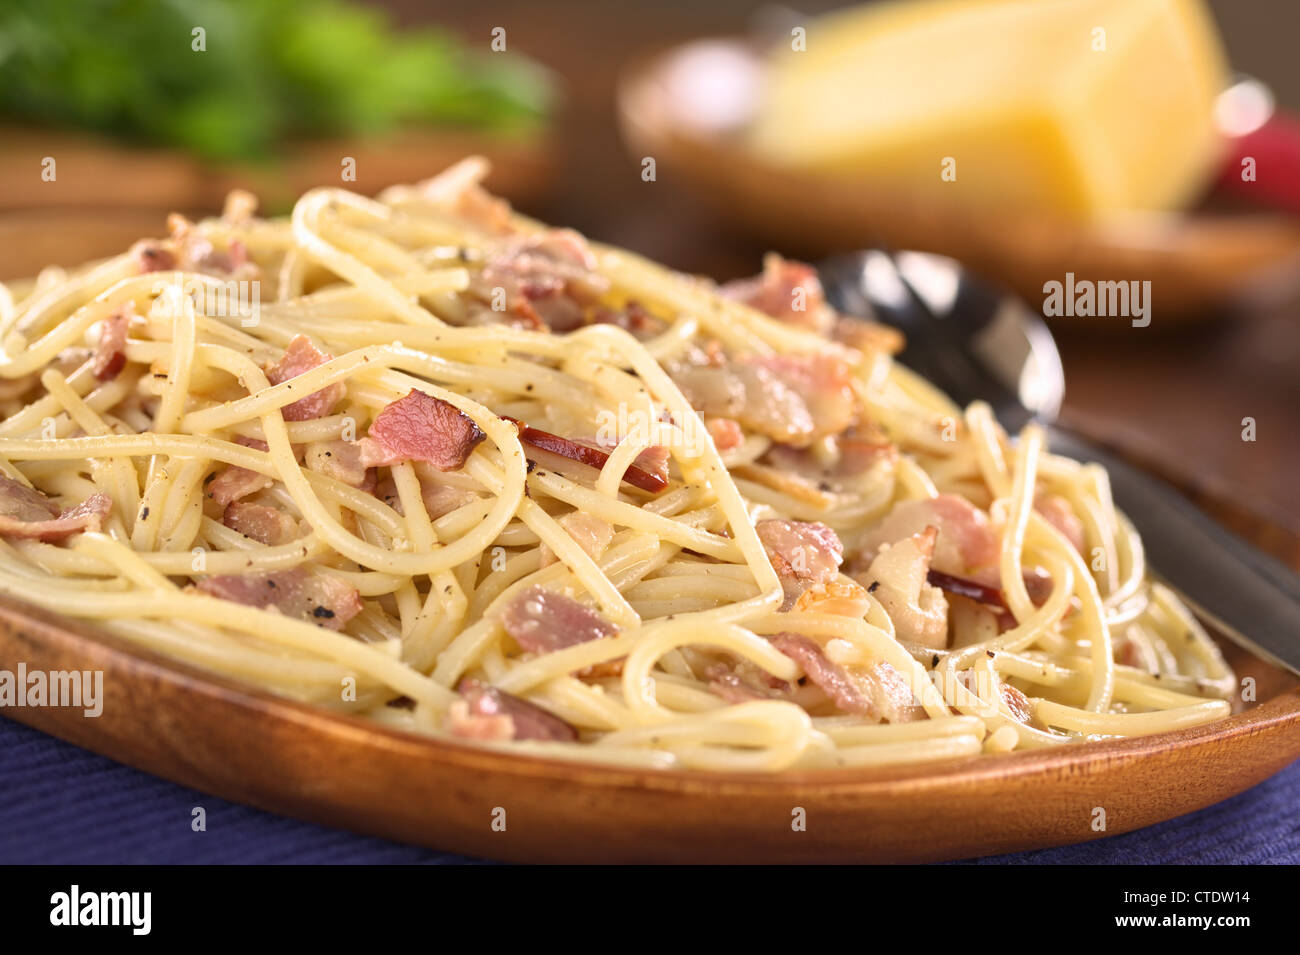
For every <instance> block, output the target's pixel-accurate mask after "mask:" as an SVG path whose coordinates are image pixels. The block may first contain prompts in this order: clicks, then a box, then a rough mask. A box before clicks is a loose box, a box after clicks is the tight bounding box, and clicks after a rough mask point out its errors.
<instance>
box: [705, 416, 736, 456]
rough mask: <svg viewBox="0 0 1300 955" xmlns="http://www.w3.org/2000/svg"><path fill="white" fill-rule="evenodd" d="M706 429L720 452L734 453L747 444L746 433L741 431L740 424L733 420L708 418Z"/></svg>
mask: <svg viewBox="0 0 1300 955" xmlns="http://www.w3.org/2000/svg"><path fill="white" fill-rule="evenodd" d="M704 427H706V428H707V429H708V431H709V437H710V438H712V439H713V446H714V447H715V448H717V449H718V450H719V451H733V450H735V449H736V448H738V447H740V446H741V445H742V444H744V443H745V432H744V431H742V430H741V428H740V422H739V421H736V420H734V419H732V418H706V419H705V421H704Z"/></svg>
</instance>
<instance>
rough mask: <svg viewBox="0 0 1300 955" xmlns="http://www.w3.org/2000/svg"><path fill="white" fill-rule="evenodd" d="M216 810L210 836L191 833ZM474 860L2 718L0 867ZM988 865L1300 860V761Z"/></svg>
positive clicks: (210, 821) (992, 860) (210, 822)
mask: <svg viewBox="0 0 1300 955" xmlns="http://www.w3.org/2000/svg"><path fill="white" fill-rule="evenodd" d="M196 806H202V807H203V808H204V809H205V810H206V812H207V831H206V832H193V831H192V830H191V829H190V820H191V811H192V810H193V808H194V807H196ZM471 861H476V860H469V859H465V858H463V857H461V856H456V855H452V854H450V853H446V852H431V851H429V850H427V849H418V848H415V847H413V846H404V845H399V844H397V843H393V842H386V841H384V840H382V839H371V838H367V837H364V836H357V835H353V834H352V833H348V832H343V831H340V830H337V829H326V828H323V827H321V826H315V825H311V824H309V823H305V822H299V821H297V820H294V819H286V818H283V817H281V816H276V815H272V814H271V813H266V812H261V811H259V810H256V809H249V808H248V807H246V806H239V805H236V804H234V803H229V802H226V801H225V800H222V799H217V798H216V797H214V796H207V795H203V794H200V793H197V792H195V791H194V790H192V789H187V788H185V787H184V786H177V785H175V784H173V783H169V782H166V781H164V780H161V779H158V778H156V777H153V776H150V775H148V774H146V773H142V772H139V771H137V770H134V769H130V768H128V767H126V766H122V765H120V764H118V763H115V762H113V761H112V760H111V759H106V758H105V757H103V756H98V755H96V754H94V753H91V752H88V751H87V750H84V749H81V748H79V747H76V746H72V745H70V744H68V743H64V742H61V741H59V740H56V739H54V738H52V737H49V736H46V735H44V734H43V733H38V732H37V731H35V730H32V729H29V728H27V727H26V726H23V725H21V724H19V723H15V722H13V721H12V720H9V719H5V718H0V863H60V864H113V863H162V864H166V863H190V862H204V863H234V862H240V863H289V862H291V863H303V864H311V863H349V862H357V863H421V864H431V865H445V864H457V863H465V862H471ZM973 861H977V862H979V863H981V864H985V863H1058V862H1063V863H1198V864H1199V863H1221V864H1222V863H1291V864H1297V863H1300V762H1298V763H1295V764H1293V765H1292V766H1290V767H1289V768H1288V769H1285V770H1283V771H1282V772H1281V773H1279V774H1278V775H1276V776H1274V777H1273V778H1272V779H1269V780H1268V781H1266V782H1264V783H1261V784H1260V785H1259V786H1256V787H1255V788H1254V789H1252V790H1250V791H1249V792H1245V793H1242V794H1241V795H1240V796H1236V797H1234V798H1233V799H1229V800H1227V801H1226V802H1223V803H1220V804H1219V805H1217V806H1211V807H1210V808H1209V809H1203V810H1201V811H1200V812H1196V813H1192V814H1191V815H1189V816H1184V817H1182V818H1180V819H1174V820H1171V821H1169V822H1166V823H1162V824H1161V825H1158V826H1151V827H1150V828H1147V829H1142V830H1140V831H1138V832H1131V833H1128V834H1126V835H1120V836H1112V837H1110V838H1107V839H1102V840H1099V841H1097V842H1091V843H1085V844H1083V845H1077V846H1066V847H1064V848H1060V849H1041V850H1038V851H1035V852H1022V853H1018V854H1015V855H1006V856H995V857H991V858H987V859H979V860H973Z"/></svg>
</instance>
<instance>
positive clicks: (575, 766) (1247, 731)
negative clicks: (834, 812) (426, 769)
mask: <svg viewBox="0 0 1300 955" xmlns="http://www.w3.org/2000/svg"><path fill="white" fill-rule="evenodd" d="M33 625H35V626H33ZM32 631H35V632H34V633H33V632H32ZM29 634H30V635H29ZM0 635H4V636H7V637H11V638H12V640H13V642H14V643H15V644H18V645H21V644H23V643H28V644H40V643H43V644H44V645H45V646H47V647H49V648H51V649H55V648H57V649H58V650H61V651H65V652H70V653H72V654H75V656H76V658H77V659H79V660H84V661H85V662H86V664H87V665H86V666H84V667H83V669H95V668H99V669H103V670H104V671H105V676H106V677H108V676H109V675H110V673H113V672H116V673H119V674H131V676H132V677H133V678H137V679H138V678H139V677H145V678H149V679H152V680H155V681H158V682H160V683H170V684H173V685H174V686H175V687H177V688H179V689H182V690H187V691H190V692H192V693H194V694H196V695H201V696H205V697H208V698H209V699H211V700H213V701H214V702H218V701H219V702H220V703H222V704H224V705H227V706H237V707H240V708H241V709H244V710H247V711H252V712H256V713H258V714H260V715H261V716H262V717H264V718H271V719H275V720H278V721H280V722H282V723H286V724H288V723H314V724H316V725H317V727H318V728H319V729H321V730H322V731H323V732H325V733H327V734H328V735H330V736H333V737H335V738H342V737H346V736H351V735H356V734H361V735H364V736H366V737H368V745H374V744H382V745H383V746H384V747H386V748H388V749H390V750H394V751H402V750H405V751H408V753H409V755H411V756H413V757H419V758H424V759H436V760H438V761H440V762H442V763H445V764H447V765H448V766H449V767H454V768H459V769H464V770H467V771H474V770H480V771H491V772H495V773H498V774H503V775H517V776H520V777H529V778H541V779H551V780H557V781H558V780H572V779H574V778H575V777H576V778H581V780H582V783H583V784H584V785H586V786H592V785H596V786H603V787H607V788H622V787H627V786H636V787H638V788H646V789H652V790H659V791H674V792H680V793H692V792H695V793H699V792H710V793H714V794H719V795H725V794H737V793H742V792H745V791H749V790H752V788H753V786H754V785H755V783H760V784H761V785H762V786H763V787H764V789H765V790H767V791H769V792H790V793H791V794H793V793H795V792H798V791H804V790H806V789H808V788H815V789H816V790H817V791H818V792H819V793H820V794H823V795H826V796H832V797H833V796H836V795H862V794H868V793H871V792H874V791H877V790H890V791H892V792H895V793H896V792H897V791H898V790H899V789H900V788H904V789H912V790H916V789H928V788H935V787H942V786H946V785H951V784H953V783H954V782H955V781H956V780H957V779H958V778H960V779H961V780H962V781H964V782H971V783H975V782H987V781H990V780H1009V779H1019V778H1025V777H1033V776H1041V775H1045V774H1060V773H1066V772H1070V771H1071V770H1076V769H1079V768H1082V767H1084V766H1086V765H1091V764H1095V763H1096V762H1097V761H1098V760H1099V759H1100V760H1105V761H1107V762H1109V763H1112V764H1117V763H1128V762H1132V761H1135V760H1140V759H1142V758H1144V757H1146V756H1149V755H1152V754H1154V753H1156V752H1162V753H1165V752H1173V751H1180V750H1188V749H1194V748H1198V747H1202V746H1209V745H1215V744H1218V743H1222V742H1227V741H1229V740H1233V739H1237V738H1241V737H1244V736H1252V735H1255V734H1259V733H1273V734H1285V733H1286V732H1287V731H1288V730H1297V731H1300V681H1292V682H1290V683H1289V684H1288V685H1286V686H1285V687H1284V688H1283V689H1281V690H1280V691H1279V692H1277V693H1276V694H1275V695H1273V696H1272V697H1270V698H1269V699H1267V700H1262V701H1260V702H1259V703H1258V704H1256V705H1255V706H1253V707H1251V708H1250V709H1247V710H1244V711H1242V712H1240V713H1236V714H1233V715H1231V716H1229V717H1227V718H1225V719H1223V720H1219V721H1216V722H1213V723H1206V724H1202V725H1199V726H1194V727H1188V728H1186V729H1182V730H1174V731H1170V732H1166V733H1158V734H1153V735H1149V736H1137V737H1127V738H1123V739H1114V740H1098V741H1091V742H1085V743H1071V744H1064V745H1062V746H1059V747H1047V748H1042V749H1034V750H1022V751H1018V752H1015V753H1008V754H1002V755H977V756H971V757H964V758H961V759H955V760H942V761H929V762H921V763H914V764H905V765H898V766H884V767H867V768H852V767H849V768H842V769H818V770H796V771H781V772H759V773H749V772H741V771H712V770H692V769H646V768H639V767H626V766H615V765H605V764H600V763H589V762H585V761H582V760H570V759H564V758H552V757H547V756H539V755H534V754H527V753H512V752H510V751H509V750H496V749H493V748H489V747H484V746H476V745H472V744H462V743H457V742H454V741H451V740H447V739H443V738H440V737H436V736H424V735H421V734H418V733H414V732H410V731H407V730H403V729H400V728H397V727H391V726H385V725H382V724H377V723H374V722H371V721H369V720H366V719H365V718H364V717H360V716H352V715H349V714H345V713H337V712H334V711H331V710H329V709H327V708H324V707H319V706H315V705H312V704H309V703H303V702H299V701H296V700H292V699H288V698H284V697H279V696H276V695H275V694H273V693H271V692H269V691H265V690H261V689H258V688H256V687H252V686H247V685H244V684H242V683H240V682H238V681H236V680H234V679H232V678H228V677H225V676H221V675H219V674H214V673H208V672H206V671H203V670H201V669H199V668H197V667H194V666H192V665H190V664H187V663H184V662H182V661H177V660H172V659H170V658H168V657H166V656H164V655H162V654H159V653H156V652H154V651H152V650H149V649H146V648H143V647H138V646H136V645H134V644H132V643H131V642H130V641H129V640H127V639H126V638H123V637H119V636H116V635H114V634H111V633H107V632H104V631H101V630H98V629H97V628H95V627H93V626H90V625H87V624H85V623H84V622H82V621H80V620H67V619H64V618H62V617H60V616H58V615H57V614H54V613H51V612H49V611H46V610H44V609H42V608H39V607H35V606H33V605H29V604H26V603H24V602H22V601H18V600H13V599H11V598H7V597H0ZM90 664H94V666H91V665H90ZM133 671H134V672H133ZM0 712H4V713H6V714H7V715H10V716H12V717H13V718H15V719H17V720H18V721H19V722H29V721H28V720H26V719H24V718H23V717H24V715H25V714H27V713H33V712H35V711H33V710H30V709H17V708H15V709H10V708H5V709H3V710H0ZM33 724H43V721H40V720H34V721H31V723H30V724H29V725H33ZM38 728H42V729H44V726H43V725H41V726H39V727H38ZM56 735H57V734H56ZM1295 741H1296V749H1297V752H1298V753H1300V732H1296V734H1295ZM92 748H93V747H92Z"/></svg>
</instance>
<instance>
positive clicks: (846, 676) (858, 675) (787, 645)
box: [769, 631, 923, 723]
mask: <svg viewBox="0 0 1300 955" xmlns="http://www.w3.org/2000/svg"><path fill="white" fill-rule="evenodd" d="M769 639H770V640H771V641H772V645H773V646H775V647H776V648H777V649H778V650H780V651H781V652H782V653H784V654H785V655H786V656H788V657H789V658H790V659H792V660H794V661H795V662H796V663H798V664H799V665H800V666H801V667H803V671H804V673H805V674H806V675H807V677H808V679H809V680H811V681H812V682H813V683H814V684H816V686H817V687H818V688H819V689H821V691H822V692H823V693H825V694H826V695H827V696H828V697H829V698H830V700H831V702H832V703H834V704H835V706H836V708H837V709H840V710H843V711H844V712H846V713H857V714H860V715H862V716H867V717H870V718H871V719H874V720H876V721H880V720H888V721H889V722H891V723H899V722H905V721H908V720H912V719H919V718H920V717H921V716H922V715H923V711H921V709H920V707H918V706H917V705H916V704H915V702H914V698H913V694H912V690H911V688H910V687H909V686H908V685H907V681H906V680H905V679H904V678H903V676H902V674H900V673H899V672H898V671H897V670H895V669H894V668H893V667H892V666H890V665H889V664H888V663H883V662H882V663H875V664H872V665H871V666H866V667H854V668H853V669H852V670H850V669H848V668H846V667H842V666H840V665H839V664H838V663H835V662H833V661H832V660H831V659H830V658H829V657H827V656H826V651H825V650H823V649H822V648H821V645H820V644H818V643H817V642H816V641H815V640H813V639H811V638H809V637H806V636H804V635H803V634H800V633H790V632H788V631H787V632H782V633H778V634H776V635H775V636H773V637H770V638H769Z"/></svg>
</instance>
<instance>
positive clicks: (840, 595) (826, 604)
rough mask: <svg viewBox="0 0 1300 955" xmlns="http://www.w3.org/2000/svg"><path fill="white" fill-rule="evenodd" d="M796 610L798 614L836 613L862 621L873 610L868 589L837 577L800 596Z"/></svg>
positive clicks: (810, 588)
mask: <svg viewBox="0 0 1300 955" xmlns="http://www.w3.org/2000/svg"><path fill="white" fill-rule="evenodd" d="M794 609H795V612H797V613H835V614H839V615H840V616H842V617H853V618H854V619H856V620H861V619H862V618H863V617H865V616H866V615H867V611H868V610H870V609H871V598H870V596H868V594H867V589H866V588H865V587H863V586H862V585H861V584H860V583H858V582H857V581H856V580H845V579H844V578H843V577H840V576H838V575H836V576H835V577H834V578H832V579H831V580H828V581H826V583H824V584H818V585H817V586H815V587H809V588H808V589H807V590H805V591H804V592H803V593H802V594H800V595H799V599H798V600H796V601H795V604H794Z"/></svg>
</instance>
